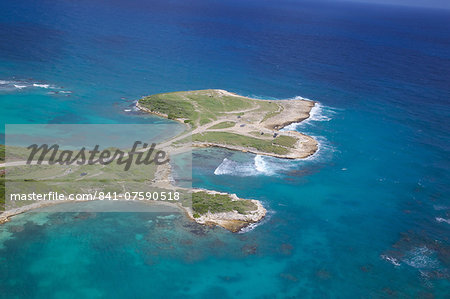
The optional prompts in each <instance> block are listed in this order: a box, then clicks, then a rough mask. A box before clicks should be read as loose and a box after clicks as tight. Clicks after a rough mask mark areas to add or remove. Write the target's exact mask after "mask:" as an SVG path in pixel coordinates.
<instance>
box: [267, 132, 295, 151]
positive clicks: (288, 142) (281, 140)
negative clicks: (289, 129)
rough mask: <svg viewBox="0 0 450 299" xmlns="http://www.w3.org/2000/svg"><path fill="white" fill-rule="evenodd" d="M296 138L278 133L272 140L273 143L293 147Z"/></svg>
mask: <svg viewBox="0 0 450 299" xmlns="http://www.w3.org/2000/svg"><path fill="white" fill-rule="evenodd" d="M297 141H298V139H297V138H295V137H292V136H286V135H280V136H278V137H276V138H275V139H274V140H273V144H276V145H281V146H285V147H291V148H293V147H294V145H295V144H296V143H297Z"/></svg>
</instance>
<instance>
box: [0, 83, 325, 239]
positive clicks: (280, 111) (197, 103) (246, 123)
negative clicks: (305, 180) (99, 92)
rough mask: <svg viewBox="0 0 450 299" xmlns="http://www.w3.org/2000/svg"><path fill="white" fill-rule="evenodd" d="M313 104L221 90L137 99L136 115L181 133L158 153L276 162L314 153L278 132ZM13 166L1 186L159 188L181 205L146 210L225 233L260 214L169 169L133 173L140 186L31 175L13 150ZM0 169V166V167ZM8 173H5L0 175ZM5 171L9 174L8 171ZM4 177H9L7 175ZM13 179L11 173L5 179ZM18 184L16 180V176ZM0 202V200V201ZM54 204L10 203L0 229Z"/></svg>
mask: <svg viewBox="0 0 450 299" xmlns="http://www.w3.org/2000/svg"><path fill="white" fill-rule="evenodd" d="M314 105H315V103H314V102H313V101H309V100H303V99H292V100H260V99H253V98H249V97H244V96H240V95H237V94H234V93H231V92H228V91H225V90H220V89H208V90H195V91H182V92H171V93H162V94H155V95H150V96H146V97H143V98H142V99H140V100H138V101H137V103H136V106H137V108H138V109H139V110H141V111H144V112H146V113H152V114H155V115H158V116H160V117H164V118H167V119H171V120H174V121H178V122H180V123H182V124H183V125H184V126H185V130H184V131H183V132H182V133H180V134H179V135H177V136H175V137H173V138H171V139H170V140H166V141H163V142H161V143H159V144H158V145H157V147H158V149H162V150H164V151H165V152H166V153H169V155H170V157H169V158H172V157H173V156H175V155H178V154H181V153H183V152H187V151H190V150H192V148H193V147H221V148H226V149H229V150H235V151H242V152H248V153H253V154H257V155H265V156H272V157H277V158H282V159H304V158H306V157H309V156H311V155H312V154H314V153H315V152H316V151H317V149H318V144H317V141H316V140H315V139H314V138H312V137H310V136H307V135H305V134H302V133H299V132H297V131H290V130H286V126H288V125H290V124H293V123H298V122H301V121H303V120H305V119H307V118H308V117H309V115H310V111H311V109H312V108H313V107H314ZM17 153H19V155H18V157H17V161H14V162H12V163H5V162H4V161H2V162H3V164H0V167H2V183H3V180H4V178H3V176H4V174H5V172H8V171H10V170H11V169H14V170H15V171H16V172H18V173H19V174H20V173H23V172H27V174H28V180H27V183H28V184H29V187H28V189H29V190H51V191H55V192H61V193H64V192H66V193H69V192H75V191H80V190H79V189H80V183H81V184H82V185H81V186H82V188H81V189H82V190H81V191H83V192H93V191H105V190H108V191H113V192H117V193H120V192H129V191H148V190H160V191H161V190H165V191H169V192H170V191H177V192H184V194H188V195H189V196H187V197H186V198H188V200H185V201H181V202H170V203H169V202H167V201H166V202H159V201H154V202H153V201H152V202H149V204H163V205H168V204H169V205H172V206H176V207H178V208H179V209H181V210H182V211H183V212H184V213H185V214H186V215H187V216H188V217H189V218H190V219H192V220H193V221H195V222H197V223H199V224H203V225H210V226H221V227H223V228H225V229H227V230H229V231H231V232H238V231H241V230H242V229H243V228H244V227H247V226H249V225H251V224H254V223H257V222H259V221H261V220H262V219H263V218H264V217H265V216H266V213H267V210H266V209H265V208H264V206H263V205H262V203H261V202H260V201H258V200H255V199H244V198H239V197H238V196H237V195H236V194H229V193H225V192H218V191H214V190H205V189H199V188H190V187H189V188H188V187H182V186H179V185H177V184H176V183H175V182H174V179H173V176H172V172H173V170H172V163H164V164H161V165H152V166H151V167H146V168H143V167H141V166H136V167H133V168H132V169H131V170H130V172H129V173H128V175H129V176H130V177H132V174H133V173H140V174H142V173H145V179H143V180H142V181H136V180H130V179H128V180H127V178H126V177H124V176H123V175H121V172H120V171H119V169H118V168H117V166H115V165H114V164H110V165H82V166H77V165H70V166H67V165H61V166H52V167H51V168H49V167H46V168H45V169H44V170H45V171H42V168H41V169H39V168H37V169H35V168H33V167H31V165H25V163H24V162H23V161H22V160H23V158H24V157H26V155H25V154H24V152H23V151H22V149H20V150H19V151H17ZM5 166H6V168H5V169H3V167H5ZM8 167H11V168H10V170H8ZM12 173H13V172H12ZM10 174H11V173H10ZM11 177H12V178H14V175H13V174H11ZM55 177H57V178H58V179H64V182H65V183H64V184H63V185H61V184H58V183H52V182H51V180H46V179H48V178H55ZM19 178H20V177H19ZM2 200H4V198H3V199H2ZM54 203H57V202H46V201H44V202H37V203H31V204H30V203H29V202H28V203H27V202H24V203H22V202H18V203H13V206H12V207H10V208H8V209H7V211H4V212H3V213H2V214H0V223H2V222H5V221H8V219H9V218H10V217H12V216H14V215H17V214H19V213H23V212H26V211H29V210H32V209H36V208H39V207H43V206H47V205H51V204H54Z"/></svg>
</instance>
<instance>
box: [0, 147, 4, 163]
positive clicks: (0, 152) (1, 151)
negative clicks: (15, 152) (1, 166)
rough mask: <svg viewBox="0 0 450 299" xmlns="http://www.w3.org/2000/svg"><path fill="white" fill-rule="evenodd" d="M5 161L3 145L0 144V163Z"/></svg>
mask: <svg viewBox="0 0 450 299" xmlns="http://www.w3.org/2000/svg"><path fill="white" fill-rule="evenodd" d="M4 161H5V145H4V144H0V162H4Z"/></svg>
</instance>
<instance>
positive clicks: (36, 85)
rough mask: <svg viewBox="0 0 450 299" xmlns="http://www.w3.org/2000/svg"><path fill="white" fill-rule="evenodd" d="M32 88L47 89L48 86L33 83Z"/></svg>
mask: <svg viewBox="0 0 450 299" xmlns="http://www.w3.org/2000/svg"><path fill="white" fill-rule="evenodd" d="M33 86H34V87H40V88H49V87H50V85H49V84H38V83H33Z"/></svg>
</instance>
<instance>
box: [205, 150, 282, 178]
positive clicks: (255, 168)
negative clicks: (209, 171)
mask: <svg viewBox="0 0 450 299" xmlns="http://www.w3.org/2000/svg"><path fill="white" fill-rule="evenodd" d="M272 169H273V168H271V167H270V166H269V165H267V162H266V161H265V157H263V156H260V155H256V156H255V158H254V159H253V161H249V162H236V161H233V160H230V159H227V158H225V159H223V161H222V163H221V164H220V165H219V166H218V167H217V168H216V169H215V170H214V174H215V175H237V176H256V175H261V174H264V175H272V174H273V170H272Z"/></svg>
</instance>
